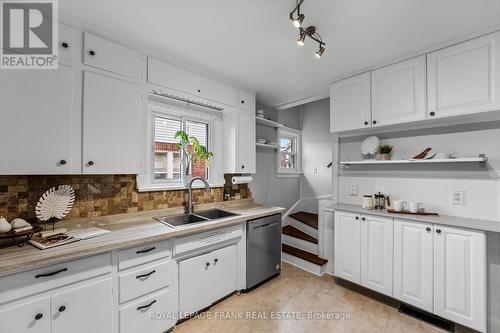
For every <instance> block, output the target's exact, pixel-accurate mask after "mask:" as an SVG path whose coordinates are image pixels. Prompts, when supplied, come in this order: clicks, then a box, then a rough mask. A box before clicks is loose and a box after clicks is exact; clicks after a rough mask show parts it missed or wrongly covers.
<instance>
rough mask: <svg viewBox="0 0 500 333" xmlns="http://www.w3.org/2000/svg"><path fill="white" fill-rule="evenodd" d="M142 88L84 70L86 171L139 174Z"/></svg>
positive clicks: (85, 172)
mask: <svg viewBox="0 0 500 333" xmlns="http://www.w3.org/2000/svg"><path fill="white" fill-rule="evenodd" d="M140 113H141V89H140V87H139V86H137V85H135V84H133V83H129V82H126V81H122V80H118V79H115V78H112V77H108V76H104V75H100V74H96V73H92V72H85V73H84V91H83V145H82V147H83V154H82V156H83V157H82V164H83V166H82V168H83V173H84V174H137V173H138V170H139V161H140V144H141V143H142V140H141V138H140Z"/></svg>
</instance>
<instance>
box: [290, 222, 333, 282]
mask: <svg viewBox="0 0 500 333" xmlns="http://www.w3.org/2000/svg"><path fill="white" fill-rule="evenodd" d="M289 217H290V218H291V219H290V223H291V224H289V225H286V226H284V227H283V228H282V233H283V238H282V239H283V241H282V242H283V246H282V252H283V260H284V261H286V262H288V263H290V264H292V265H295V266H298V267H299V268H302V269H304V270H307V271H309V272H311V273H313V274H316V275H323V274H324V272H325V269H326V263H327V262H328V260H326V259H324V258H321V257H319V256H318V253H319V247H318V214H313V213H308V212H296V213H293V214H290V215H289Z"/></svg>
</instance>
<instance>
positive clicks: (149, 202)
mask: <svg viewBox="0 0 500 333" xmlns="http://www.w3.org/2000/svg"><path fill="white" fill-rule="evenodd" d="M225 178H226V187H227V190H226V191H228V192H229V200H238V199H247V198H251V197H252V193H251V191H250V190H249V188H248V186H247V185H246V184H243V185H238V186H234V187H233V186H232V185H231V184H230V183H229V182H228V181H229V179H230V175H226V177H225ZM64 184H66V185H71V186H73V188H74V189H75V196H76V200H75V204H74V205H73V209H71V211H70V213H69V214H68V216H67V217H66V220H68V219H75V218H81V217H98V216H106V215H113V214H122V213H131V212H140V211H148V210H155V209H165V208H173V207H179V206H185V205H186V202H187V190H173V191H157V192H143V193H139V192H137V191H136V183H135V175H104V176H87V175H82V176H80V175H78V176H0V216H3V217H5V218H7V219H8V220H9V221H11V220H13V219H14V218H16V217H20V218H24V219H31V218H34V217H35V205H36V203H37V202H38V199H39V198H40V196H41V195H42V194H43V193H44V192H45V191H46V190H48V189H49V188H51V187H54V186H58V185H64ZM223 199H224V187H218V188H213V189H212V190H211V192H210V193H207V192H205V190H204V189H195V190H193V201H194V202H198V203H215V202H221V201H223Z"/></svg>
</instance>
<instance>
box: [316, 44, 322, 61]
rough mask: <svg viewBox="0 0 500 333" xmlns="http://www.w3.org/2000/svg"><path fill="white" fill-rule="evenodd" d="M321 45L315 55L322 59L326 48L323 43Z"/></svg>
mask: <svg viewBox="0 0 500 333" xmlns="http://www.w3.org/2000/svg"><path fill="white" fill-rule="evenodd" d="M319 45H320V47H319V50H318V51H316V53H315V54H314V55H315V56H316V58H318V59H321V57H322V56H323V52H325V48H324V47H323V46H321V44H319Z"/></svg>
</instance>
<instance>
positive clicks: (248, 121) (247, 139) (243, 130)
mask: <svg viewBox="0 0 500 333" xmlns="http://www.w3.org/2000/svg"><path fill="white" fill-rule="evenodd" d="M237 156H238V161H239V163H238V165H236V167H237V171H239V172H244V173H247V172H248V173H255V114H248V113H245V112H238V154H237Z"/></svg>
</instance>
